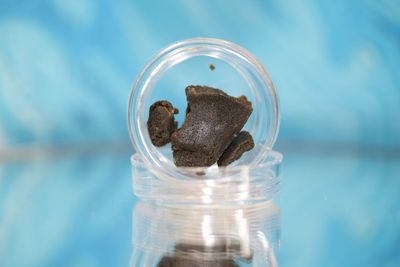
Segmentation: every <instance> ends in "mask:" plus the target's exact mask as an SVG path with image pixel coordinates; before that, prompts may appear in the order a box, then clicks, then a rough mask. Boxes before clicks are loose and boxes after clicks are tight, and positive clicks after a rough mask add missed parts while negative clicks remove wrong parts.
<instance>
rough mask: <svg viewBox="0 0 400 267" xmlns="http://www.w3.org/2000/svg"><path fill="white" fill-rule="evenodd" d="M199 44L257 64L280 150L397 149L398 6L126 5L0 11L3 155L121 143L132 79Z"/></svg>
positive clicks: (5, 5)
mask: <svg viewBox="0 0 400 267" xmlns="http://www.w3.org/2000/svg"><path fill="white" fill-rule="evenodd" d="M198 36H203V37H216V38H222V39H226V40H230V41H233V42H236V43H238V44H240V45H242V46H244V47H246V48H247V49H248V50H249V51H251V52H252V53H254V54H255V55H256V56H257V57H259V58H260V60H261V61H262V62H263V63H264V65H265V67H266V68H267V69H268V70H269V72H270V74H271V76H272V79H273V81H274V83H275V85H276V87H277V89H278V92H279V96H280V100H281V107H282V126H281V132H280V137H279V140H280V141H285V140H289V141H296V142H297V141H299V140H303V139H305V140H311V141H316V140H318V141H321V142H335V143H345V144H347V143H357V144H373V145H384V146H388V147H393V146H396V147H399V146H400V138H399V136H400V123H399V116H400V73H399V70H400V49H399V42H400V4H399V2H398V1H380V2H379V3H376V1H335V2H332V1H303V2H301V3H299V2H297V1H292V2H291V1H289V2H288V1H285V2H284V3H283V2H281V1H252V2H247V1H246V2H245V1H173V2H171V1H125V0H122V1H118V2H115V1H94V0H80V1H23V0H20V1H18V0H14V1H11V0H9V1H8V0H3V1H1V3H0V126H1V127H0V144H1V146H10V145H15V144H26V143H28V144H31V143H36V144H37V143H39V144H40V143H57V142H81V141H82V142H88V141H95V140H100V141H104V140H106V141H110V140H126V141H127V139H128V135H127V130H126V124H125V120H126V102H127V98H128V94H129V90H130V87H131V84H132V83H133V81H134V78H135V76H136V75H137V73H138V72H139V71H140V69H141V68H142V67H143V66H144V65H145V64H146V62H147V60H148V59H149V58H150V57H151V56H152V55H153V54H155V53H156V52H157V51H158V50H159V49H161V48H162V47H164V46H166V45H167V44H169V43H172V42H175V41H177V40H180V39H185V38H190V37H198Z"/></svg>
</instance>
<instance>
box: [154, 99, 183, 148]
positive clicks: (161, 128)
mask: <svg viewBox="0 0 400 267" xmlns="http://www.w3.org/2000/svg"><path fill="white" fill-rule="evenodd" d="M177 113H178V110H177V109H176V108H174V107H173V106H172V104H171V103H170V102H168V101H166V100H163V101H157V102H155V103H154V104H153V105H151V107H150V110H149V119H148V121H147V129H148V131H149V135H150V139H151V142H152V143H153V145H155V146H163V145H166V144H168V143H169V142H170V141H171V134H172V133H173V132H174V131H175V130H176V128H177V126H178V124H177V122H176V121H175V117H174V114H177Z"/></svg>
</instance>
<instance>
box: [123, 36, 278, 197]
mask: <svg viewBox="0 0 400 267" xmlns="http://www.w3.org/2000/svg"><path fill="white" fill-rule="evenodd" d="M188 85H207V86H211V87H215V88H219V89H222V90H224V91H225V92H227V93H228V94H230V95H233V96H240V95H245V96H246V97H247V98H248V99H249V101H251V102H252V106H253V112H252V114H251V116H250V118H249V120H248V121H247V123H246V125H245V127H244V130H246V131H248V132H250V133H251V135H252V136H253V139H254V142H255V148H254V149H253V150H251V151H249V152H247V153H245V154H243V156H242V157H241V158H240V159H239V160H237V161H235V162H234V163H233V164H231V165H229V166H228V167H217V166H211V167H208V168H182V167H179V168H178V167H176V166H175V165H174V163H173V159H172V151H171V147H170V145H166V146H164V147H162V148H159V147H155V146H154V145H153V144H152V142H151V140H150V136H149V134H148V131H147V120H148V116H149V108H150V106H151V105H152V104H153V103H154V102H155V101H158V100H168V101H170V102H171V103H172V104H173V105H174V107H177V108H178V109H179V110H180V114H179V115H178V116H176V119H177V121H178V123H179V125H178V127H180V126H181V125H182V122H183V120H184V110H185V109H186V105H187V104H186V96H185V91H184V90H185V87H186V86H188ZM128 128H129V132H130V137H131V140H132V143H133V145H134V147H135V149H136V154H135V155H133V156H132V157H131V163H132V185H133V191H134V193H135V194H136V195H137V196H138V197H139V198H140V199H144V200H148V201H152V202H156V203H158V204H163V205H176V204H191V205H198V204H199V205H200V204H201V205H203V204H207V205H225V204H231V203H235V204H238V203H242V204H244V203H246V204H253V203H257V202H263V201H265V200H268V199H271V198H272V197H273V196H274V195H275V194H276V193H277V192H278V190H279V184H280V174H281V172H280V170H281V168H280V166H281V163H282V155H281V154H280V153H278V152H276V151H273V150H272V148H273V145H274V143H275V140H276V137H277V134H278V130H279V105H278V98H277V95H276V91H275V88H274V86H273V83H272V81H271V79H270V77H269V75H268V73H267V71H266V70H265V69H264V67H263V66H262V64H261V63H260V62H259V61H258V60H257V59H256V58H255V57H254V56H253V55H252V54H250V53H249V52H248V51H247V50H245V49H244V48H242V47H240V46H238V45H236V44H233V43H231V42H228V41H224V40H219V39H209V38H195V39H188V40H184V41H180V42H176V43H174V44H172V45H170V46H168V47H167V48H165V49H163V50H162V51H161V52H159V53H158V54H157V55H156V56H155V57H154V58H152V59H151V60H150V61H149V63H148V64H147V65H146V66H145V67H144V69H143V70H142V72H141V73H140V74H139V76H138V77H137V79H136V82H135V84H134V86H133V88H132V90H131V95H130V98H129V108H128Z"/></svg>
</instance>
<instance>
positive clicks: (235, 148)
mask: <svg viewBox="0 0 400 267" xmlns="http://www.w3.org/2000/svg"><path fill="white" fill-rule="evenodd" d="M253 148H254V141H253V137H251V135H250V133H249V132H246V131H242V132H240V133H239V134H238V135H237V136H236V137H235V138H234V139H233V140H232V143H231V144H230V145H229V146H228V148H227V149H226V150H225V151H224V153H223V154H222V156H221V157H220V158H219V160H218V166H228V165H229V164H231V163H232V162H234V161H235V160H237V159H239V158H240V157H241V156H242V155H243V153H244V152H246V151H249V150H251V149H253Z"/></svg>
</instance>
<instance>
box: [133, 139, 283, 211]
mask: <svg viewBox="0 0 400 267" xmlns="http://www.w3.org/2000/svg"><path fill="white" fill-rule="evenodd" d="M165 149H168V148H165ZM257 149H264V148H263V146H262V145H257V146H256V149H254V151H250V152H249V155H248V157H249V158H251V153H257V151H256V150H257ZM243 160H245V159H243ZM131 163H132V185H133V192H134V193H135V194H136V195H137V196H138V197H139V198H140V199H142V200H145V201H151V202H154V203H158V204H161V205H179V204H187V205H204V204H207V205H229V204H241V203H246V204H254V203H258V202H262V201H266V200H269V199H272V198H273V197H274V196H275V194H276V193H277V192H278V191H279V184H280V179H281V163H282V154H280V153H279V152H276V151H270V153H269V154H268V157H267V158H266V159H265V160H264V161H262V162H260V163H259V164H258V165H257V166H248V165H245V164H243V162H242V164H240V165H236V166H235V165H234V166H229V167H218V166H212V167H209V168H177V167H176V172H175V174H176V176H175V177H172V178H171V177H170V176H164V175H162V174H159V173H158V169H156V168H152V167H151V166H149V165H147V164H146V163H145V162H144V161H143V160H142V158H141V157H140V156H139V154H135V155H133V156H132V157H131Z"/></svg>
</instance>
